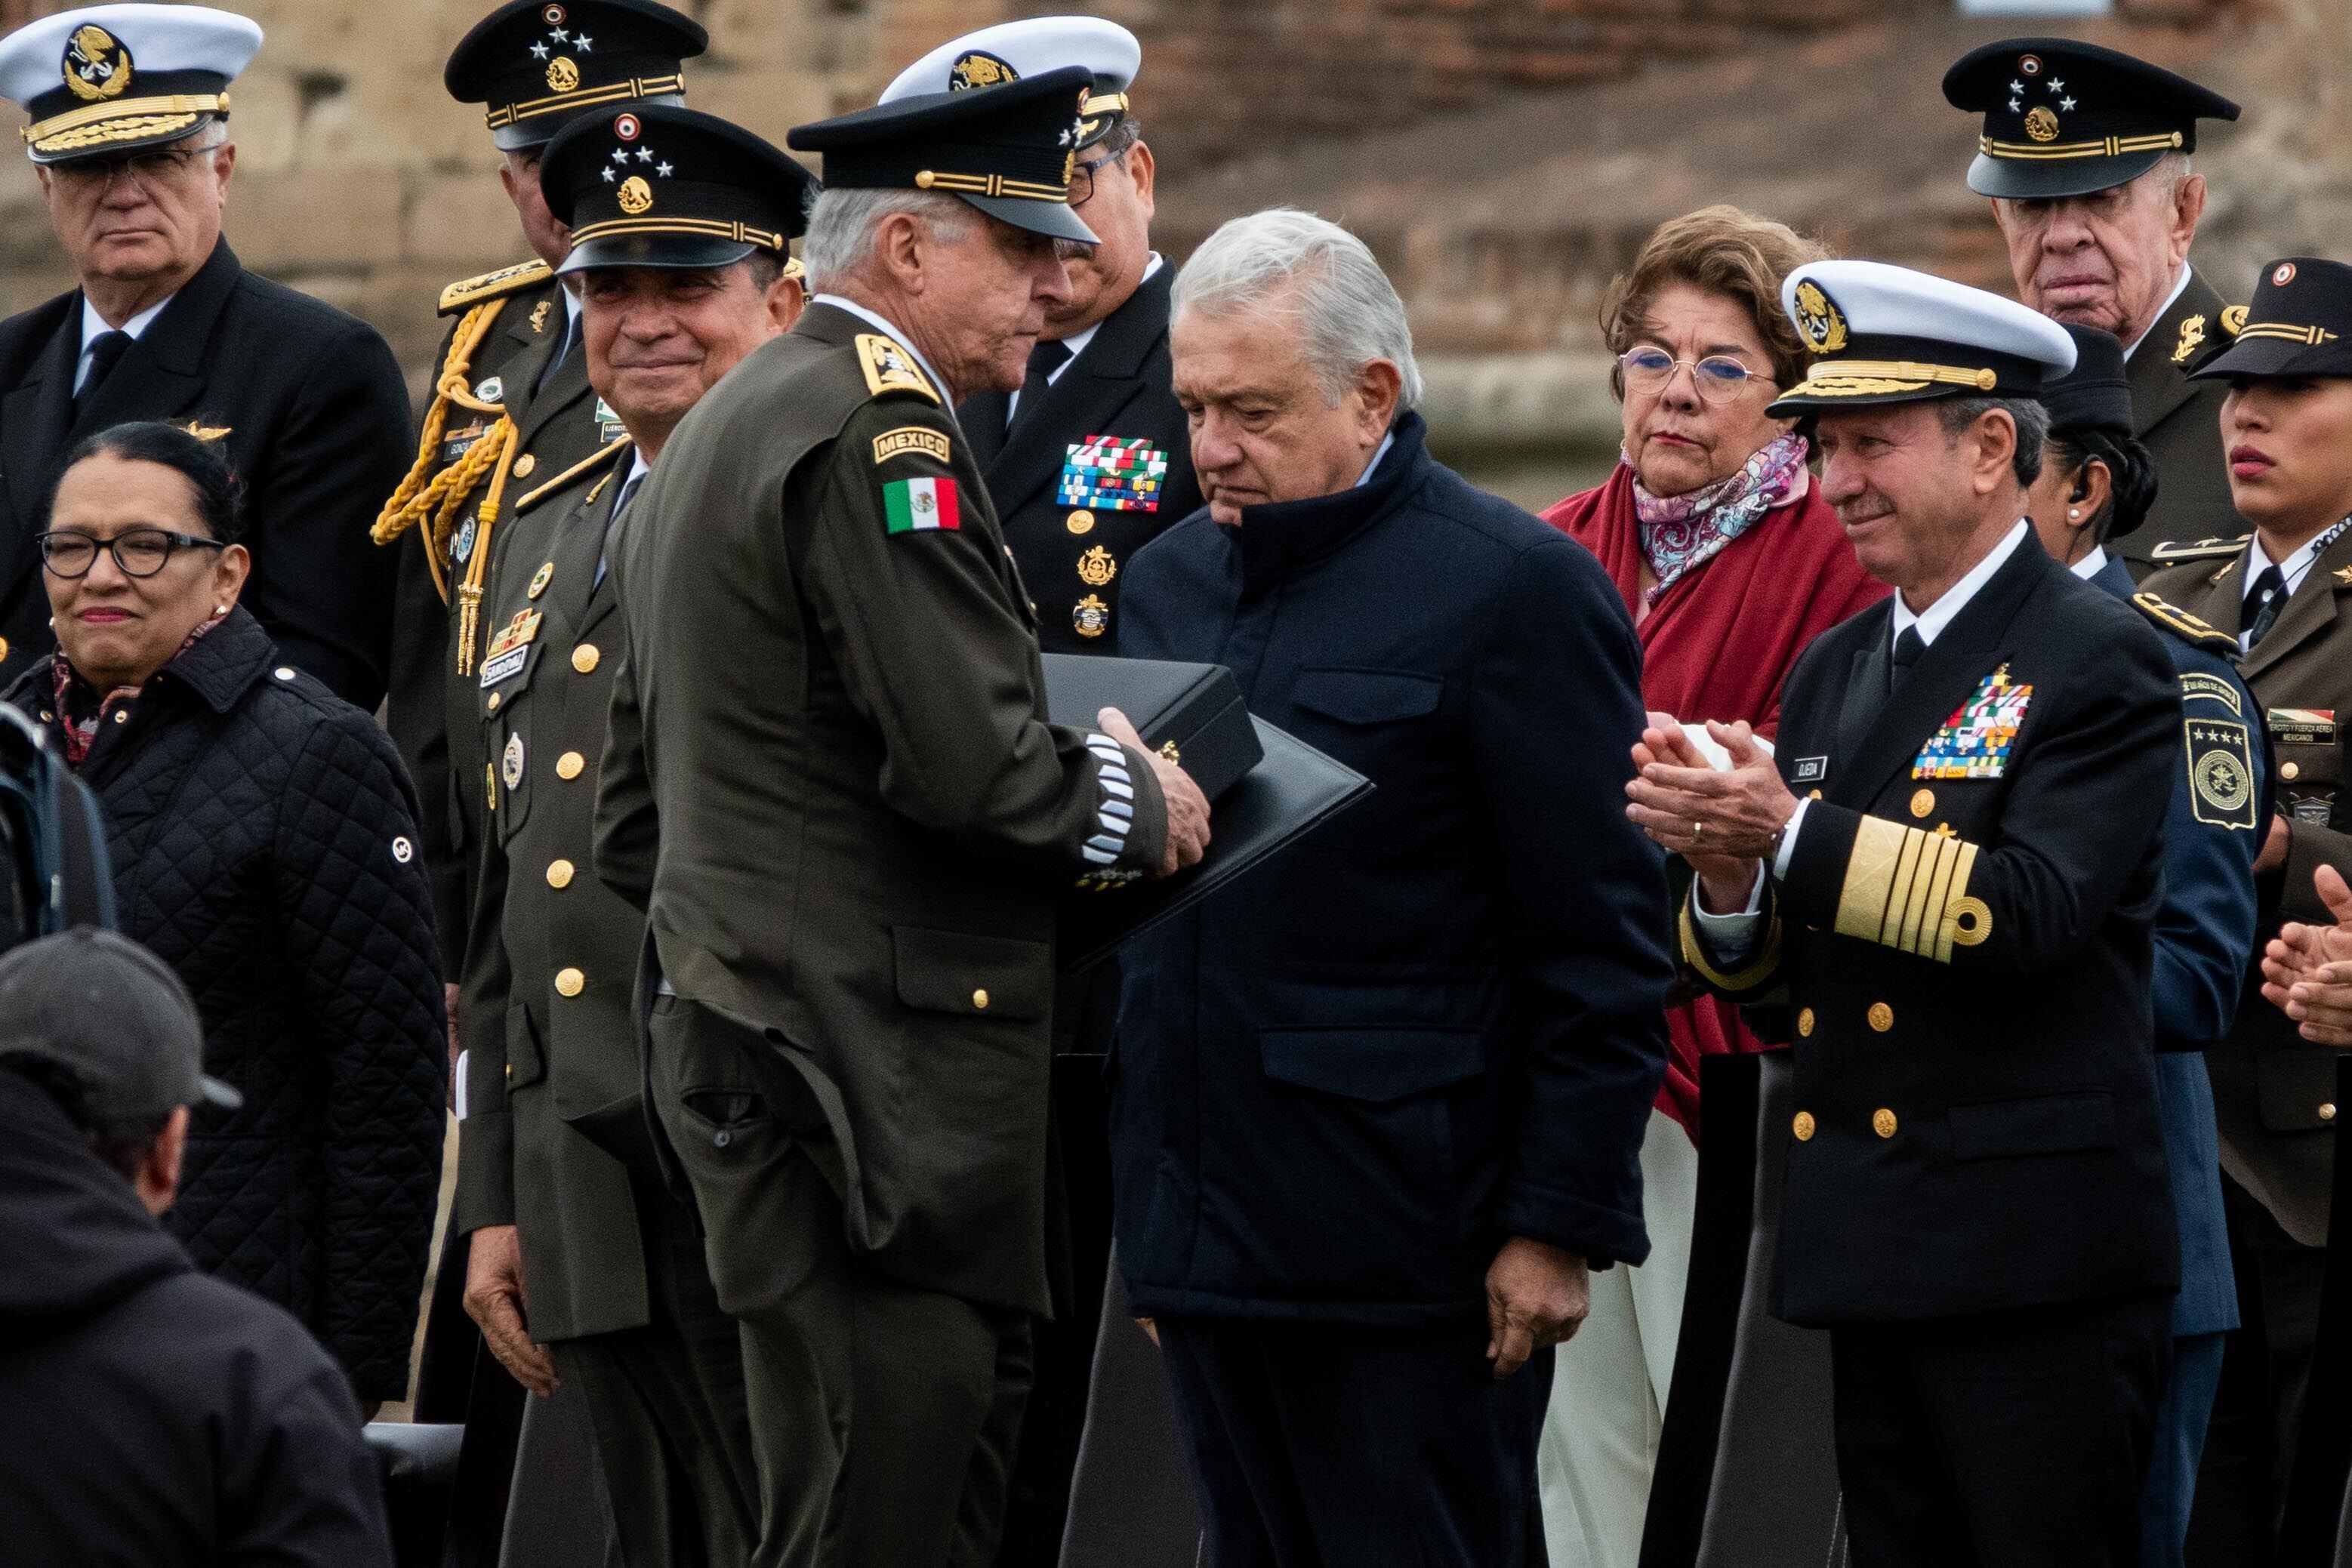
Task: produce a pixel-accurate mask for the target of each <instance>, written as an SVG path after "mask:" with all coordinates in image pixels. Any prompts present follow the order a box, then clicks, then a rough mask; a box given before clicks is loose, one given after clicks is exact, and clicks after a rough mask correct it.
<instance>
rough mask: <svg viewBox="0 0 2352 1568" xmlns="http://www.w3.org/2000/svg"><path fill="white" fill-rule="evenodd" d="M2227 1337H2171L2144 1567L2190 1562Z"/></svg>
mask: <svg viewBox="0 0 2352 1568" xmlns="http://www.w3.org/2000/svg"><path fill="white" fill-rule="evenodd" d="M2229 1337H2230V1336H2229V1335H2227V1334H2224V1333H2200V1334H2189V1335H2188V1336H2187V1337H2186V1338H2176V1339H2175V1340H2174V1341H2173V1342H2172V1375H2171V1376H2170V1377H2168V1378H2166V1379H2165V1381H2164V1399H2163V1402H2162V1403H2161V1404H2159V1405H2158V1406H2157V1407H2156V1455H2155V1457H2154V1458H2152V1459H2150V1460H2149V1461H2148V1467H2147V1490H2144V1491H2143V1492H2142V1493H2141V1494H2140V1514H2139V1528H2140V1547H2139V1560H2140V1564H2141V1568H2181V1564H2182V1563H2184V1562H2185V1561H2186V1558H2185V1556H2184V1551H2185V1547H2186V1542H2187V1538H2188V1534H2189V1504H2190V1503H2191V1502H2192V1501H2193V1500H2195V1498H2196V1496H2197V1466H2198V1462H2199V1460H2200V1458H2203V1456H2204V1453H2205V1428H2206V1426H2207V1424H2208V1423H2209V1422H2210V1420H2211V1419H2212V1416H2213V1396H2214V1393H2215V1391H2216V1390H2217V1389H2219V1387H2220V1386H2221V1354H2222V1351H2223V1349H2224V1348H2225V1345H2226V1342H2227V1341H2228V1339H2229Z"/></svg>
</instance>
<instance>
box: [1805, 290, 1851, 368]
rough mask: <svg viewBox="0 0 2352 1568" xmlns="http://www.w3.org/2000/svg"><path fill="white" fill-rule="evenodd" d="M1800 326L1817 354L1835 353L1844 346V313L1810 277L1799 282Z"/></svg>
mask: <svg viewBox="0 0 2352 1568" xmlns="http://www.w3.org/2000/svg"><path fill="white" fill-rule="evenodd" d="M1797 330H1798V331H1799V332H1801V333H1802V334H1803V336H1804V340H1805V342H1806V344H1807V346H1808V347H1810V348H1811V350H1813V352H1815V353H1817V354H1834V353H1836V352H1837V351H1838V350H1840V349H1843V348H1844V347H1845V341H1846V333H1845V316H1844V313H1843V312H1842V311H1840V310H1839V309H1838V308H1837V302H1836V301H1835V300H1833V299H1832V298H1830V297H1829V296H1828V295H1827V294H1824V293H1823V292H1822V286H1821V285H1820V284H1818V283H1815V282H1814V281H1813V280H1812V279H1811V278H1810V277H1809V278H1807V279H1805V280H1804V281H1803V282H1801V283H1800V284H1798V285H1797Z"/></svg>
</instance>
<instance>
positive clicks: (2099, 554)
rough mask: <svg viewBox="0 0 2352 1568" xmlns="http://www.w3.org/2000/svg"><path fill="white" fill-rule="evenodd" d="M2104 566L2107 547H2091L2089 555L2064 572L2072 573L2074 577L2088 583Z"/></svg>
mask: <svg viewBox="0 0 2352 1568" xmlns="http://www.w3.org/2000/svg"><path fill="white" fill-rule="evenodd" d="M2106 564H2107V547H2106V546H2105V545H2093V546H2092V547H2091V553H2090V554H2088V555H2086V556H2084V558H2083V559H2080V560H2078V561H2076V562H2075V563H2074V565H2072V566H2070V567H2068V568H2067V569H2066V570H2068V571H2071V572H2073V573H2074V575H2075V576H2076V577H2079V578H2081V579H2082V580H2084V582H2088V581H2090V580H2091V579H2093V578H2095V577H2096V576H2098V575H2099V569H2100V568H2101V567H2103V566H2105V565H2106Z"/></svg>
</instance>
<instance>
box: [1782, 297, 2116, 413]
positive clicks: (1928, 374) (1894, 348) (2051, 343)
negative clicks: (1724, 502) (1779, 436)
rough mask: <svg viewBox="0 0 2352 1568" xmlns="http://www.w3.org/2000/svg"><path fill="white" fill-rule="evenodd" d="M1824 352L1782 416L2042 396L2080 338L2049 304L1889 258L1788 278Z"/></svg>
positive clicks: (1792, 303) (1798, 310)
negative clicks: (2044, 307) (2035, 305)
mask: <svg viewBox="0 0 2352 1568" xmlns="http://www.w3.org/2000/svg"><path fill="white" fill-rule="evenodd" d="M1780 306H1781V308H1782V309H1784V310H1786V311H1787V312H1788V315H1789V319H1790V321H1792V322H1794V323H1795V324H1796V328H1797V333H1798V336H1800V337H1801V338H1802V339H1803V340H1805V346H1806V347H1807V348H1808V349H1810V350H1812V352H1813V353H1814V355H1815V356H1817V357H1816V360H1815V362H1814V364H1813V367H1812V369H1811V371H1809V372H1808V373H1807V375H1806V377H1805V380H1804V381H1803V382H1801V383H1800V384H1799V385H1796V386H1793V387H1790V388H1789V389H1788V390H1787V391H1785V392H1782V393H1781V394H1780V397H1779V399H1778V400H1776V401H1775V402H1773V404H1772V406H1771V407H1770V408H1769V410H1767V412H1768V413H1770V414H1771V415H1772V416H1773V417H1774V418H1787V417H1789V416H1790V415H1793V414H1798V413H1809V412H1816V411H1819V410H1822V409H1831V408H1851V407H1854V406H1857V405H1862V404H1868V403H1881V402H1916V401H1918V400H1920V399H1924V398H1935V397H1961V396H1969V395H1974V396H1979V397H2038V396H2040V395H2041V393H2042V388H2043V386H2045V385H2046V384H2048V383H2050V382H2055V381H2056V380H2057V379H2058V378H2059V377H2061V376H2063V375H2064V374H2065V373H2066V372H2067V371H2071V370H2073V369H2074V339H2072V338H2070V337H2068V336H2067V334H2066V329H2065V328H2063V327H2061V326H2060V325H2059V324H2058V323H2057V322H2055V321H2053V320H2052V319H2050V318H2048V317H2047V316H2044V315H2042V313H2041V312H2040V311H2038V310H2034V309H2031V308H2028V307H2026V306H2023V305H2020V304H2018V303H2017V302H2016V301H2015V300H2013V299H2004V298H2001V297H2000V295H1998V294H1988V293H1987V292H1985V291H1984V290H1983V289H1981V288H1970V287H1968V286H1967V285H1966V284H1962V283H1954V282H1952V281H1951V280H1950V279H1949V278H1944V277H1935V276H1933V275H1932V274H1929V273H1925V272H1915V271H1913V270H1912V269H1911V268H1909V267H1892V266H1889V265H1888V264H1886V263H1885V262H1883V261H1817V262H1812V263H1811V264H1809V265H1807V266H1804V267H1798V268H1797V269H1796V270H1795V271H1794V272H1791V273H1790V275H1789V277H1788V278H1787V280H1786V281H1785V282H1783V283H1782V284H1781V285H1780Z"/></svg>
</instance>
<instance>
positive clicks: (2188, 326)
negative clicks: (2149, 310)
mask: <svg viewBox="0 0 2352 1568" xmlns="http://www.w3.org/2000/svg"><path fill="white" fill-rule="evenodd" d="M2204 341H2205V318H2204V317H2202V316H2191V317H2189V319H2187V320H2185V321H2183V322H2181V323H2180V342H2179V346H2178V347H2176V348H2175V349H2174V350H2172V362H2173V363H2174V364H2176V365H2185V364H2187V363H2188V362H2189V355H2191V354H2193V353H2195V352H2196V351H2197V350H2198V349H2199V348H2200V346H2201V345H2202V344H2203V343H2204Z"/></svg>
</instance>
